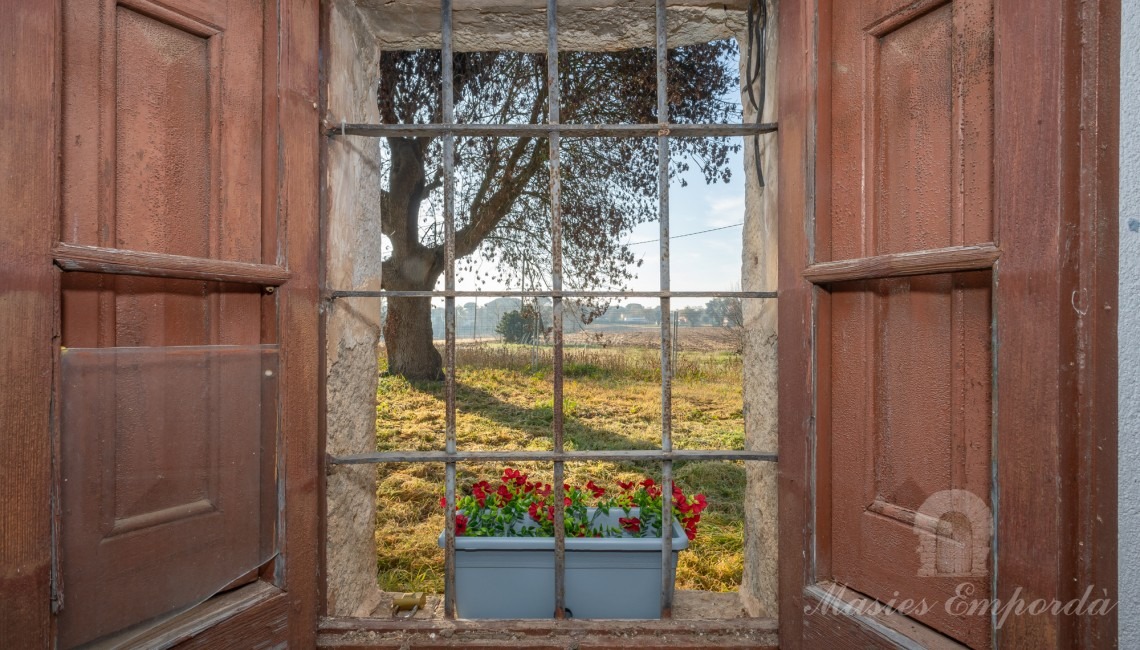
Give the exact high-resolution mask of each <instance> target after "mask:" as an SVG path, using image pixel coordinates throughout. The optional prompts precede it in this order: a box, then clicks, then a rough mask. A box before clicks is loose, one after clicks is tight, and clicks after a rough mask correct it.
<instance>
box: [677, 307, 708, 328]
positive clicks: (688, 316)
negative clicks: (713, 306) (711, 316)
mask: <svg viewBox="0 0 1140 650" xmlns="http://www.w3.org/2000/svg"><path fill="white" fill-rule="evenodd" d="M704 313H705V311H704V310H703V309H701V308H700V307H685V308H684V309H682V310H681V315H682V316H684V317H685V322H687V323H688V324H689V327H696V326H697V325H699V324H700V321H701V315H702V314H704Z"/></svg>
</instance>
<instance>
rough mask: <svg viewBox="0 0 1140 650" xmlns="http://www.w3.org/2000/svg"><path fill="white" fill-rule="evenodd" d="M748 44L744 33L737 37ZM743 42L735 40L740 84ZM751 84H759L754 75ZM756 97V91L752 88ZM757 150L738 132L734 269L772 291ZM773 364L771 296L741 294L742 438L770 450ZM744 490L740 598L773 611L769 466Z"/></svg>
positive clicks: (757, 287)
mask: <svg viewBox="0 0 1140 650" xmlns="http://www.w3.org/2000/svg"><path fill="white" fill-rule="evenodd" d="M765 1H766V2H767V3H768V44H767V50H768V56H767V77H766V79H765V85H766V92H765V95H766V101H765V106H764V113H763V115H762V116H761V117H762V121H764V122H775V121H776V88H777V84H776V42H777V35H776V10H777V4H778V0H765ZM737 40H738V41H739V42H740V43H742V44H743V43H747V34H746V33H745V32H744V31H741V32H740V34H739V35H738V36H737ZM746 55H747V48H745V47H744V46H743V45H742V46H741V55H740V59H741V72H740V79H741V85H742V86H743V85H744V84H745V83H746V79H747V76H746V75H745V72H744V66H745V65H746V61H745V58H746ZM756 86H757V88H755V89H754V90H758V86H759V80H756ZM756 97H757V99H759V93H758V92H757V93H756ZM741 102H742V103H743V104H744V121H745V122H750V121H752V120H754V119H755V115H756V112H755V110H754V109H753V108H752V105H751V103H750V102H749V99H748V92H747V90H746V89H744V88H742V89H741ZM759 144H760V147H759V151H757V150H756V147H755V146H754V145H753V142H752V138H745V145H744V178H745V179H746V180H745V200H744V204H745V215H744V258H743V264H742V268H741V279H742V288H743V290H745V291H775V289H776V285H777V282H778V280H779V278H778V275H777V261H778V259H777V253H778V251H777V248H776V244H777V241H778V232H777V229H776V227H777V213H776V183H777V179H778V175H779V170H777V169H776V161H777V159H778V155H777V154H778V151H777V149H776V135H775V134H771V135H762V136H760V141H759ZM756 156H759V157H760V163H761V167H762V169H763V172H764V187H760V182H759V178H758V177H757V175H756V174H755V172H754V171H753V170H754V169H755V164H756V163H755V159H756ZM777 381H778V378H777V367H776V301H775V300H769V299H763V300H745V301H744V445H745V447H746V448H747V449H751V450H757V451H775V450H776V442H777V437H778V435H777V434H778V431H779V429H778V419H777V411H776V407H777V399H776V398H777V385H778V383H777ZM746 465H747V476H748V483H747V490H746V493H745V504H744V506H745V513H744V515H745V518H744V557H745V564H744V580H743V583H742V584H741V588H740V597H741V601H742V604H743V605H744V607H745V609H746V610H747V611H748V613H749V614H750V615H752V616H771V617H775V616H776V606H777V593H776V583H777V578H778V573H777V566H776V559H777V558H776V549H777V545H778V536H777V535H778V532H779V529H778V527H777V517H776V515H777V508H776V465H775V464H774V463H760V462H756V463H747V464H746Z"/></svg>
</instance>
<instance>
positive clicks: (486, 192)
mask: <svg viewBox="0 0 1140 650" xmlns="http://www.w3.org/2000/svg"><path fill="white" fill-rule="evenodd" d="M735 48H736V45H735V43H734V42H733V41H717V42H713V43H706V44H700V45H694V46H688V47H679V48H676V49H674V50H670V51H669V69H670V74H669V87H668V93H669V101H670V116H671V118H672V120H673V121H675V122H719V121H726V120H727V119H729V118H730V117H731V116H732V115H733V113H734V104H733V103H731V102H727V101H724V99H723V97H724V96H725V95H726V94H727V93H729V92H732V91H734V90H736V89H737V88H738V78H737V72H736V65H735V63H734V59H733V57H731V56H729V55H730V54H731V53H732V52H734V51H735ZM440 68H441V59H440V53H439V52H438V51H435V50H419V51H411V52H398V51H392V52H385V53H384V54H383V55H382V56H381V61H380V76H379V82H378V86H377V91H378V92H377V97H378V106H379V109H380V119H381V121H382V122H383V123H386V124H412V123H432V122H440V121H442V119H441V117H442V108H441V104H440V97H439V95H440V92H439V88H440V78H441V75H440ZM559 68H560V71H561V86H560V90H561V98H562V101H561V118H562V121H563V122H564V123H587V124H590V123H596V124H605V123H617V122H630V121H632V122H645V123H652V122H655V121H656V104H657V101H656V81H655V80H654V75H653V69H654V52H653V50H652V49H648V48H643V49H635V50H626V51H620V52H603V53H588V52H564V53H561V54H560V55H559ZM454 71H455V75H454V79H453V84H454V85H453V88H454V95H455V99H456V104H455V117H456V120H457V121H458V122H481V123H517V122H526V123H537V122H542V121H543V117H544V115H545V114H546V112H547V106H546V98H547V92H546V82H545V74H546V62H545V56H543V55H538V54H527V53H518V52H472V53H459V54H456V55H455V59H454ZM737 119H738V118H737ZM386 142H387V149H388V152H389V155H388V159H387V161H386V162H385V165H386V169H385V170H384V172H385V175H386V187H384V188H383V190H382V197H381V201H382V206H381V211H382V215H383V216H382V224H381V231H382V233H383V234H384V235H385V236H386V237H387V238H388V240H389V242H390V243H391V254H390V256H389V257H388V258H387V259H385V260H384V262H383V274H382V283H383V288H384V289H387V290H394V291H425V290H431V289H433V288H434V287H435V285H436V282H437V280H438V279H439V277H440V275H441V274H442V273H443V272H444V270H445V268H444V267H445V260H444V240H443V232H444V224H443V214H442V210H441V209H440V206H442V203H443V200H442V187H443V183H444V178H443V172H442V164H441V154H442V143H441V142H440V141H439V139H438V138H428V137H418V138H398V137H390V138H387V140H386ZM672 142H673V144H672V148H673V156H671V165H670V172H671V174H680V173H683V172H685V171H687V170H688V163H687V162H686V160H687V159H692V160H695V161H696V164H697V165H698V166H699V167H700V169H701V171H702V172H703V175H704V178H705V181H706V182H708V183H713V182H716V181H718V180H719V181H723V182H728V180H729V177H730V171H729V169H728V165H727V162H728V155H729V153H730V152H732V151H736V150H738V149H739V145H737V144H733V143H730V142H729V141H728V140H727V139H724V138H720V139H716V138H707V139H695V138H687V139H675V140H673V141H672ZM547 149H548V145H547V142H546V140H545V139H542V138H534V137H520V138H484V137H470V138H467V137H465V138H457V139H456V147H455V158H454V161H453V162H454V166H455V179H456V185H455V255H456V260H457V267H458V268H457V271H458V272H461V273H470V274H473V275H474V279H475V280H476V282H485V281H487V280H490V279H493V280H494V281H496V282H498V283H502V284H506V285H508V286H512V285H513V286H520V285H522V283H523V282H526V281H528V279H529V282H530V284H531V286H528V287H526V288H528V289H533V288H539V287H536V286H534V285H535V280H534V278H538V277H548V275H549V271H548V269H550V268H551V235H550V209H549V196H548V184H549V168H548V165H547V163H548V151H547ZM560 160H561V176H562V194H561V196H562V202H561V205H562V222H563V230H562V233H563V238H562V255H563V277H564V287H565V288H567V289H575V288H579V289H580V288H592V289H607V288H608V289H614V290H621V289H624V288H626V287H627V283H628V281H629V280H630V279H632V278H633V277H634V273H635V272H636V271H635V269H636V268H637V267H638V266H639V265H640V259H638V258H637V257H636V256H635V255H634V254H633V253H632V252H631V251H630V249H629V248H628V247H627V246H625V244H624V243H623V242H624V240H625V239H626V236H627V235H628V234H629V232H630V231H631V230H632V229H633V227H634V226H636V225H638V224H640V223H644V222H646V221H649V220H650V219H652V218H655V216H656V203H657V160H656V142H655V140H653V139H652V138H622V139H617V138H614V139H576V140H567V141H565V142H564V145H563V147H562V150H561V152H560ZM476 252H478V253H479V255H478V256H477V257H478V258H480V259H487V260H494V261H495V262H496V264H495V266H497V269H498V270H496V271H493V272H492V273H491V274H490V277H488V276H486V275H481V274H480V271H479V270H478V269H477V268H475V266H474V260H473V255H474V254H475V253H476ZM606 306H607V303H605V302H604V301H597V302H594V303H592V304H590V305H588V307H589V308H588V309H583V310H581V313H582V314H583V315H584V316H585V318H586V320H585V321H584V322H589V319H592V318H594V317H596V316H598V315H599V314H601V313H603V312H604V311H605V308H606ZM384 340H385V345H386V347H387V353H388V365H389V368H390V370H391V372H393V373H396V374H401V375H404V376H407V377H410V378H419V379H425V378H427V379H436V378H439V377H441V376H442V360H441V358H440V355H439V352H438V351H437V350H436V349H435V346H434V343H433V341H432V335H431V306H430V300H429V299H428V298H414V297H396V298H390V299H389V300H388V318H387V319H386V320H385V330H384Z"/></svg>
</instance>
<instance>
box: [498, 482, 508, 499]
mask: <svg viewBox="0 0 1140 650" xmlns="http://www.w3.org/2000/svg"><path fill="white" fill-rule="evenodd" d="M499 497H500V498H501V499H502V500H503V501H504V502H507V501H510V500H511V491H510V490H509V489H507V486H505V485H500V486H499Z"/></svg>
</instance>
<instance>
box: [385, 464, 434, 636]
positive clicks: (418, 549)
mask: <svg viewBox="0 0 1140 650" xmlns="http://www.w3.org/2000/svg"><path fill="white" fill-rule="evenodd" d="M444 477H445V473H444V466H443V464H441V463H383V464H381V465H379V466H378V467H377V489H376V567H377V580H378V584H379V586H380V590H381V591H384V592H397V593H403V592H416V591H423V592H428V593H429V594H442V593H443V582H444V578H443V576H444V574H443V549H441V548H439V546H438V544H436V538H438V537H439V534H440V533H441V532H442V531H443V527H444V511H443V508H441V507H440V502H439V501H440V498H441V497H443V494H444ZM439 600H440V601H442V598H440V599H439ZM433 604H434V599H433ZM438 608H439V610H440V612H441V613H442V609H443V607H442V602H440V603H439V605H438ZM377 615H379V616H387V615H389V612H387V611H382V612H378V613H377ZM422 616H423V615H417V618H420V617H422Z"/></svg>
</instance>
